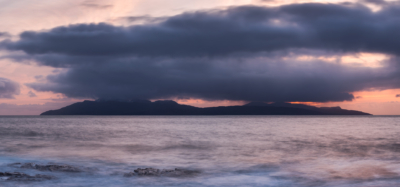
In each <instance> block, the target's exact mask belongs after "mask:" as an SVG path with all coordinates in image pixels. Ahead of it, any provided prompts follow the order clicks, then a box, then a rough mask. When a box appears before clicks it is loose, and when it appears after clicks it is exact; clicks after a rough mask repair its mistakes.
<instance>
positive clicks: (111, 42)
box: [2, 3, 400, 57]
mask: <svg viewBox="0 0 400 187" xmlns="http://www.w3.org/2000/svg"><path fill="white" fill-rule="evenodd" d="M399 20H400V6H388V7H385V8H384V9H383V10H381V11H379V12H372V11H371V10H370V9H368V8H367V7H365V6H362V5H361V4H351V6H350V5H336V4H317V3H314V4H312V3H309V4H293V5H285V6H281V7H276V8H268V7H257V6H242V7H232V8H229V9H227V10H211V11H198V12H191V13H183V14H180V15H177V16H172V17H169V18H167V19H166V20H165V21H162V22H160V23H158V24H148V25H137V26H131V27H118V26H112V25H108V24H104V23H103V24H79V25H71V26H65V27H58V28H54V29H52V30H49V31H46V32H33V31H28V32H24V33H22V34H21V35H20V38H21V39H20V40H19V41H16V42H11V41H8V42H3V43H2V45H3V46H5V47H6V48H8V49H9V50H23V51H25V52H26V53H28V54H48V53H57V54H66V55H85V56H105V55H134V56H151V57H154V56H170V57H176V56H181V57H198V56H225V55H230V54H235V53H242V52H247V53H255V52H268V51H276V50H285V49H292V48H308V49H325V50H334V51H340V52H342V51H345V52H359V51H366V52H380V53H387V54H395V55H398V54H400V51H399V49H400V33H399V32H398V30H399V29H400V21H399Z"/></svg>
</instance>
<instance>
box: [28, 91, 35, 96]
mask: <svg viewBox="0 0 400 187" xmlns="http://www.w3.org/2000/svg"><path fill="white" fill-rule="evenodd" d="M28 96H29V97H37V95H36V94H35V93H34V92H32V91H29V92H28Z"/></svg>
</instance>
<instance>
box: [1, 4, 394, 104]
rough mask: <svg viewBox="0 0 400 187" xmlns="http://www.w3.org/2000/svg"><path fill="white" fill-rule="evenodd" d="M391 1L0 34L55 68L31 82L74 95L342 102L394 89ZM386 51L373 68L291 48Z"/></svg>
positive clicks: (248, 9) (8, 44) (247, 9)
mask: <svg viewBox="0 0 400 187" xmlns="http://www.w3.org/2000/svg"><path fill="white" fill-rule="evenodd" d="M399 31H400V6H399V4H396V3H392V4H388V3H386V4H383V5H382V10H381V11H378V12H372V11H371V10H370V9H368V8H367V7H366V6H363V5H362V4H349V3H347V4H293V5H285V6H280V7H275V8H267V7H257V6H241V7H231V8H228V9H225V10H209V11H198V12H189V13H183V14H180V15H177V16H172V17H167V18H165V19H164V20H162V21H159V22H157V23H155V22H150V23H148V24H143V25H136V26H130V27H120V26H113V25H108V24H79V25H70V26H65V27H58V28H54V29H52V30H48V31H41V32H32V31H29V32H23V33H22V34H21V35H20V39H19V40H18V41H9V40H8V41H3V42H2V43H1V46H2V47H3V48H5V49H8V50H16V51H18V50H21V51H24V52H25V53H26V54H27V57H26V58H33V59H35V60H36V61H38V63H40V64H41V65H46V66H52V67H64V68H65V71H62V72H60V73H58V74H56V75H51V76H48V77H47V80H48V83H32V84H29V86H30V87H32V88H34V89H35V90H37V91H53V92H56V93H63V94H65V95H67V96H69V97H74V98H95V99H98V98H102V99H165V98H189V97H191V98H201V99H207V100H221V99H227V100H246V101H318V102H325V101H344V100H352V99H353V98H354V97H353V95H352V94H350V93H351V92H354V91H359V90H363V89H369V88H378V89H388V88H399V87H400V71H399V70H400V67H399V63H398V56H399V55H400V32H399ZM359 52H371V53H384V54H387V55H390V56H391V59H390V60H388V61H387V62H382V63H383V65H384V66H383V67H381V68H369V67H362V66H348V65H344V64H342V63H332V62H329V63H328V62H325V61H323V60H321V59H320V60H318V59H317V58H313V59H311V60H307V61H299V60H296V57H297V56H299V55H308V56H314V57H326V56H329V57H332V56H336V55H343V54H352V53H359Z"/></svg>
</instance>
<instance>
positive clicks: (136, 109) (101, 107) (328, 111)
mask: <svg viewBox="0 0 400 187" xmlns="http://www.w3.org/2000/svg"><path fill="white" fill-rule="evenodd" d="M40 115H371V114H368V113H365V112H360V111H355V110H345V109H341V108H340V107H321V108H318V107H314V106H309V105H301V104H290V103H272V104H267V103H262V102H251V103H248V104H245V105H243V106H219V107H207V108H198V107H194V106H189V105H181V104H178V103H176V102H175V101H170V100H165V101H154V102H151V101H146V100H143V101H129V102H124V101H87V100H86V101H83V102H78V103H74V104H72V105H69V106H66V107H63V108H60V109H57V110H49V111H46V112H43V113H42V114H40Z"/></svg>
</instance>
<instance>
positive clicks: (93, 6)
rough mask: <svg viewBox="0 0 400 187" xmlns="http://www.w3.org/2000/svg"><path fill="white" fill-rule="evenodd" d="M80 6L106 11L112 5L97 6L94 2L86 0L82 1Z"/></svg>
mask: <svg viewBox="0 0 400 187" xmlns="http://www.w3.org/2000/svg"><path fill="white" fill-rule="evenodd" d="M81 6H83V7H87V8H94V9H108V8H112V7H113V5H110V4H99V3H97V2H96V1H93V0H87V1H84V2H83V3H82V4H81Z"/></svg>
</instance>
